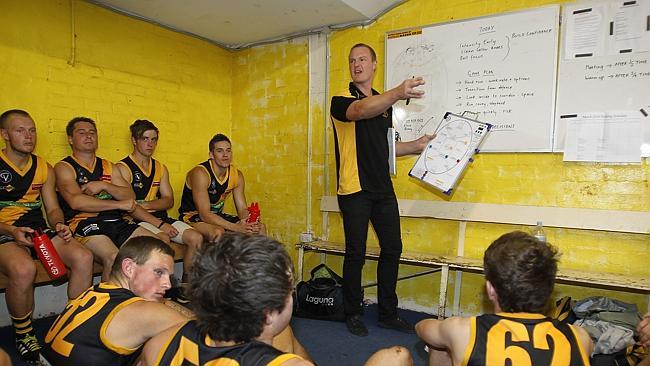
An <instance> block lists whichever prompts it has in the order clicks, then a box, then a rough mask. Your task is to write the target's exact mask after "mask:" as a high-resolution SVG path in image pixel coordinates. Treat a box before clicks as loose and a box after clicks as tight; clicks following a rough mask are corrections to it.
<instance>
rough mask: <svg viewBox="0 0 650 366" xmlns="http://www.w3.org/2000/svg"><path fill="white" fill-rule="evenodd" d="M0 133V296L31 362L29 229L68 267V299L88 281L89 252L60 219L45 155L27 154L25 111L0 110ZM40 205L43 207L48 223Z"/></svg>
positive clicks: (29, 135) (34, 344) (29, 136)
mask: <svg viewBox="0 0 650 366" xmlns="http://www.w3.org/2000/svg"><path fill="white" fill-rule="evenodd" d="M0 133H1V134H2V138H3V139H4V140H5V148H4V149H2V151H1V152H0V272H2V273H3V274H4V275H5V276H7V278H8V281H7V288H6V292H5V301H6V303H7V310H8V311H9V315H10V316H11V321H12V324H13V326H14V331H15V335H16V349H17V350H18V353H19V354H20V356H21V357H22V358H23V359H25V360H26V361H37V360H38V358H39V351H40V348H41V346H40V345H39V343H38V341H37V339H36V336H35V334H34V330H33V329H32V319H31V315H32V309H33V308H34V286H33V283H34V277H35V276H36V266H35V263H34V260H33V258H35V252H34V250H33V244H32V241H31V238H30V234H32V233H33V232H34V229H45V232H46V234H47V235H48V236H49V237H50V239H51V240H52V243H53V244H54V247H55V248H56V250H57V252H58V253H59V256H60V257H61V259H62V260H63V262H64V263H65V265H66V266H67V267H69V268H70V271H69V277H70V282H69V283H68V297H69V298H71V299H74V298H75V297H77V296H79V294H80V293H82V292H83V291H84V290H86V289H87V288H88V287H89V286H90V284H91V278H92V269H93V257H92V253H91V252H90V251H88V250H87V249H86V248H84V247H83V246H82V245H81V244H80V243H79V242H77V241H76V240H74V239H73V238H72V233H71V232H70V228H69V227H68V226H67V225H65V224H64V222H63V212H62V211H61V208H60V207H59V203H58V202H57V199H56V192H55V189H54V187H55V184H56V182H55V176H54V170H53V169H52V167H51V166H50V164H48V163H47V161H45V159H43V158H41V157H38V156H36V155H33V154H32V152H33V151H34V148H35V147H36V126H35V124H34V121H33V120H32V118H31V117H30V116H29V114H28V113H27V112H25V111H22V110H18V109H13V110H8V111H6V112H4V113H2V115H0ZM41 206H45V214H46V216H47V221H48V222H49V223H50V225H49V227H48V225H47V224H46V223H45V220H44V218H43V211H41ZM50 227H51V229H50ZM30 252H31V253H30Z"/></svg>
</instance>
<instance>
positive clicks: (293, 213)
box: [232, 38, 309, 247]
mask: <svg viewBox="0 0 650 366" xmlns="http://www.w3.org/2000/svg"><path fill="white" fill-rule="evenodd" d="M234 59H235V60H234V62H233V68H234V73H233V74H234V76H233V93H232V105H233V107H232V110H233V113H232V114H233V117H232V140H233V144H234V146H233V150H234V162H233V163H234V164H236V165H237V166H239V168H240V169H241V170H242V173H243V174H244V177H245V179H246V198H247V200H248V202H254V201H259V202H260V210H261V212H262V220H263V221H264V222H265V223H266V225H267V227H268V231H269V234H270V235H271V236H273V237H274V238H276V239H278V240H280V241H282V242H284V243H286V244H288V245H289V247H291V244H295V243H296V242H297V238H298V234H299V233H300V232H301V231H304V230H305V227H306V226H305V225H306V217H307V212H306V202H307V185H306V178H307V173H306V169H307V143H306V141H307V139H306V136H307V120H308V88H307V85H308V82H309V80H308V43H307V40H306V39H305V38H299V39H295V40H292V41H289V42H282V43H276V44H272V45H267V46H260V47H255V48H252V49H247V50H244V51H240V52H237V53H236V54H235V56H234Z"/></svg>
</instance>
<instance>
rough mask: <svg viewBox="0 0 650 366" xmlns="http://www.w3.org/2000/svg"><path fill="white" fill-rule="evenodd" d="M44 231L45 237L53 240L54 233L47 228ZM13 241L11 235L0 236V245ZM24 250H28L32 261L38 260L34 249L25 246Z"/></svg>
mask: <svg viewBox="0 0 650 366" xmlns="http://www.w3.org/2000/svg"><path fill="white" fill-rule="evenodd" d="M44 231H45V234H46V235H47V237H48V238H50V239H52V238H54V237H55V236H56V231H54V230H52V229H50V228H47V229H45V230H44ZM14 240H15V239H14V237H13V236H11V235H7V234H3V235H0V245H2V244H5V243H9V242H12V241H14ZM25 248H28V249H29V253H30V254H31V255H32V258H34V259H37V258H38V256H37V255H36V251H35V250H34V247H27V246H26V247H25Z"/></svg>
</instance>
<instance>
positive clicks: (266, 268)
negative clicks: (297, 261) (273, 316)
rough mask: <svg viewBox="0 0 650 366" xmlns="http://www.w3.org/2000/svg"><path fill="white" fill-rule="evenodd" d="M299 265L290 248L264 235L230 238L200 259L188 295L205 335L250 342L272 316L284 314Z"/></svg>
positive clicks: (222, 239)
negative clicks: (294, 271) (269, 314)
mask: <svg viewBox="0 0 650 366" xmlns="http://www.w3.org/2000/svg"><path fill="white" fill-rule="evenodd" d="M292 273H293V264H292V262H291V259H290V258H289V255H288V254H287V252H286V250H285V249H284V246H283V245H282V244H280V243H279V242H277V241H275V240H273V239H271V238H269V237H266V236H262V235H247V234H241V233H225V234H223V235H222V236H221V237H220V238H219V240H218V241H217V243H215V244H213V245H204V246H203V248H202V249H201V250H200V251H199V253H198V254H197V255H196V256H195V257H194V265H193V267H192V269H191V272H190V277H189V278H190V284H189V290H188V296H189V298H190V300H191V303H192V310H194V313H195V314H196V318H197V319H196V324H197V327H198V328H199V331H200V332H201V334H202V335H209V336H210V337H211V338H212V339H214V340H219V341H234V342H248V341H250V340H252V339H254V338H256V337H258V336H259V335H260V334H261V333H262V330H263V328H264V324H265V322H266V315H267V313H269V312H272V311H274V310H277V311H282V310H283V309H284V307H285V306H286V305H287V302H286V301H287V297H288V296H289V295H290V294H291V291H292V288H293V286H292V281H293V275H292Z"/></svg>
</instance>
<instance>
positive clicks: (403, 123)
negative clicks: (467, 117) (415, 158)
mask: <svg viewBox="0 0 650 366" xmlns="http://www.w3.org/2000/svg"><path fill="white" fill-rule="evenodd" d="M399 47H400V48H401V51H400V52H399V53H398V54H397V56H396V57H394V58H392V59H390V60H388V62H389V63H390V66H389V69H390V70H395V72H393V73H391V75H390V81H389V84H390V85H391V87H392V86H397V85H399V84H400V83H402V82H403V81H404V80H406V79H409V78H412V77H414V76H416V75H417V76H421V77H422V78H424V80H425V81H429V82H427V83H426V84H424V85H422V86H420V87H419V89H421V90H423V91H424V97H423V98H421V99H411V100H410V101H409V105H406V101H399V102H397V103H396V104H394V105H393V126H394V127H395V129H396V131H397V132H398V133H399V136H400V139H401V140H402V141H411V140H415V139H417V138H419V137H420V136H422V135H424V134H431V133H433V129H434V128H435V121H438V120H440V118H441V117H442V116H440V115H436V114H435V112H436V111H437V110H440V109H441V108H442V105H440V103H441V102H442V100H445V99H447V98H446V93H447V90H446V89H442V90H437V89H436V88H435V84H434V83H432V82H430V81H431V80H445V82H446V80H447V70H446V67H445V63H444V62H442V59H441V58H440V50H439V47H440V45H436V43H435V42H433V41H431V40H429V39H427V38H426V37H423V36H417V37H410V38H405V39H403V40H402V42H401V43H400V44H399ZM442 95H444V98H440V97H441V96H442Z"/></svg>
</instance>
